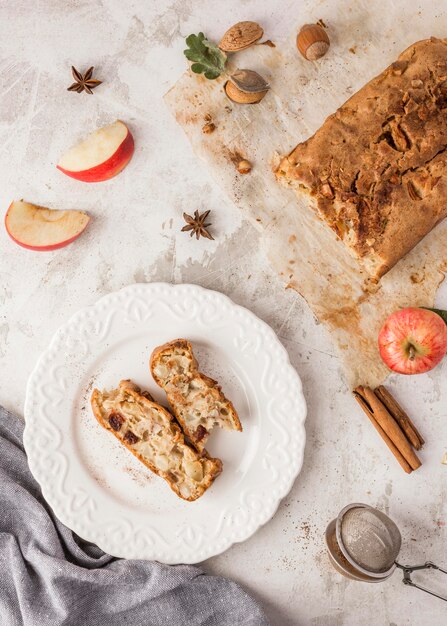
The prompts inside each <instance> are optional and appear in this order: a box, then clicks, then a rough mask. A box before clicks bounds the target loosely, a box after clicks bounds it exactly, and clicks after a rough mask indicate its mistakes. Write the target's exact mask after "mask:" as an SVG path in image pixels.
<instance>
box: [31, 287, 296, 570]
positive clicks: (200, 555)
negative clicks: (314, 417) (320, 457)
mask: <svg viewBox="0 0 447 626" xmlns="http://www.w3.org/2000/svg"><path fill="white" fill-rule="evenodd" d="M181 291H185V292H187V295H188V297H192V296H194V297H197V298H199V297H201V298H202V299H204V298H205V299H206V298H208V299H211V300H216V299H217V301H220V303H221V304H224V305H225V307H227V308H230V309H232V310H233V311H234V315H236V316H237V317H238V318H240V319H242V320H245V321H247V322H248V323H249V324H250V325H251V326H252V327H253V326H254V327H255V328H256V333H257V334H262V336H263V337H264V338H265V339H266V340H268V341H269V342H270V344H271V345H270V349H271V351H272V352H273V353H274V356H275V359H276V360H277V363H278V362H280V363H281V365H282V368H283V369H282V372H281V378H284V376H286V378H287V379H288V387H289V385H292V386H293V397H294V401H293V409H294V414H293V417H294V421H295V423H293V421H292V423H291V425H290V432H289V434H291V435H292V436H293V440H292V441H291V443H290V445H289V447H291V448H292V449H293V456H292V457H291V463H290V465H288V466H287V473H286V474H284V475H281V477H280V478H281V480H278V481H277V482H275V484H274V487H273V488H272V490H271V492H270V491H269V493H270V498H269V500H268V502H266V503H263V504H264V506H263V507H262V508H261V510H258V511H257V513H256V515H254V514H252V515H251V516H250V517H249V520H248V523H245V524H244V526H243V528H240V527H239V528H238V527H237V526H236V529H235V530H232V531H231V532H227V533H224V536H223V537H222V536H220V537H218V536H216V537H215V538H214V539H213V540H211V539H208V540H207V542H206V545H205V547H202V548H199V549H195V548H191V549H190V550H189V551H188V550H183V551H182V550H177V551H176V552H175V551H174V552H175V554H174V555H173V554H169V553H166V552H163V550H160V549H159V548H158V549H157V548H155V547H154V546H152V548H151V550H152V551H151V552H150V553H149V551H147V552H146V553H145V554H142V553H141V546H140V549H139V550H138V553H132V552H131V551H130V553H129V552H126V554H124V553H123V551H122V550H120V549H119V548H118V546H116V545H114V544H113V541H112V540H110V539H109V537H108V536H107V534H106V535H104V532H101V529H98V528H97V527H96V528H94V527H92V526H89V525H88V523H86V522H85V521H84V522H83V521H81V520H80V518H79V516H78V515H77V514H73V508H72V510H71V511H70V510H69V508H68V502H69V494H66V493H64V491H63V488H62V489H61V491H62V493H56V492H55V480H54V477H53V476H52V475H51V471H50V469H49V468H48V467H46V466H45V465H44V464H43V461H42V456H43V455H42V454H41V452H42V446H43V444H42V441H45V437H43V439H42V438H39V432H38V431H37V430H36V426H38V424H39V419H41V420H42V419H43V418H39V416H38V413H39V412H38V410H36V404H35V402H36V400H35V398H36V394H37V390H38V385H39V382H40V378H39V374H40V373H41V370H42V368H43V367H44V366H45V364H46V363H48V362H49V361H50V362H51V359H52V358H54V357H53V353H54V352H55V350H56V349H57V346H58V344H59V343H60V342H61V341H62V340H64V339H66V338H67V337H68V338H69V337H70V331H71V329H73V328H74V327H76V329H78V328H81V329H82V324H81V322H85V323H86V324H89V323H90V324H91V322H92V320H94V319H95V315H96V314H98V313H99V312H100V311H102V310H103V309H104V308H106V307H108V306H110V305H111V304H115V305H116V304H117V303H119V302H120V301H124V300H125V299H126V297H127V299H128V298H129V296H131V295H133V296H135V294H140V295H141V293H142V292H144V293H145V295H147V297H150V296H152V297H156V296H157V295H160V294H161V293H164V294H169V296H170V297H172V294H173V293H175V292H178V293H181ZM106 330H107V329H106ZM79 332H80V335H81V331H79ZM85 341H86V340H85ZM277 363H276V364H277ZM24 414H25V430H24V437H23V439H24V446H25V450H26V453H27V456H28V463H29V467H30V470H31V472H32V474H33V476H34V477H35V478H36V480H37V482H38V483H39V485H40V486H41V489H42V493H43V496H44V498H45V499H46V500H47V502H48V503H49V504H50V506H51V507H52V509H53V510H54V513H55V514H56V516H57V517H58V518H59V519H60V520H61V522H62V523H64V524H65V525H66V526H68V527H69V528H71V529H72V530H73V531H74V532H76V533H77V534H78V535H79V536H81V537H83V538H84V539H86V540H88V541H91V542H94V543H96V544H97V545H98V546H99V547H100V548H101V549H103V550H104V551H105V552H108V553H110V554H114V555H115V556H120V557H125V558H148V559H153V560H159V561H162V562H165V563H171V564H174V563H197V562H200V561H203V560H205V559H207V558H210V557H212V556H215V555H217V554H220V553H221V552H224V551H225V550H227V549H228V548H230V547H231V546H232V545H233V544H234V543H238V542H242V541H245V540H246V539H248V538H249V537H250V536H251V535H253V534H254V533H255V532H256V531H257V530H258V529H259V528H260V527H261V526H263V525H264V524H265V523H267V522H268V521H269V520H270V519H271V518H272V517H273V516H274V514H275V513H276V511H277V509H278V507H279V504H280V502H281V500H282V499H283V498H284V497H285V496H286V495H287V494H288V493H289V491H290V489H291V488H292V485H293V483H294V481H295V479H296V477H297V476H298V474H299V472H300V471H301V468H302V465H303V457H304V448H305V443H306V434H305V427H304V423H305V419H306V414H307V406H306V401H305V398H304V394H303V390H302V383H301V379H300V377H299V375H298V373H297V372H296V370H295V369H294V367H293V366H292V364H291V363H290V359H289V355H288V353H287V350H286V348H285V347H284V346H283V345H282V343H281V342H280V340H279V338H278V337H277V335H276V333H275V332H274V330H273V329H272V328H271V327H270V326H269V325H268V324H267V323H266V322H264V321H263V320H261V319H260V318H258V317H257V316H256V315H255V314H254V313H253V312H252V311H250V310H249V309H246V308H245V307H243V306H241V305H238V304H236V303H234V302H233V301H232V300H231V299H230V298H229V297H228V296H226V295H225V294H222V293H220V292H216V291H214V290H210V289H206V288H204V287H201V286H199V285H194V284H187V283H181V284H171V283H163V282H155V283H135V284H132V285H128V286H126V287H123V288H122V289H120V290H118V291H115V292H112V293H109V294H107V295H105V296H102V297H101V298H99V299H98V300H97V301H96V302H95V303H93V304H91V305H88V306H86V307H83V308H81V309H80V310H78V311H77V312H76V313H75V314H74V315H72V316H71V317H70V318H69V320H68V321H67V322H65V323H64V324H63V325H62V326H60V327H59V328H58V330H57V331H56V332H55V334H54V335H53V337H52V339H51V341H50V343H49V345H48V347H47V348H46V350H44V352H43V353H42V354H41V356H40V357H39V359H38V360H37V362H36V365H35V367H34V368H33V370H32V372H31V374H30V376H29V379H28V383H27V388H26V399H25V405H24ZM39 442H40V446H41V447H40V448H39ZM45 451H46V453H47V454H46V456H47V457H48V456H50V453H49V452H48V451H47V448H45ZM56 455H57V447H56V448H55V449H54V455H53V457H54V458H52V457H51V456H50V460H54V459H56ZM56 460H57V459H56ZM61 484H62V483H61ZM241 497H242V496H241ZM248 497H250V496H248ZM82 498H84V496H83V495H82V494H79V493H75V494H71V504H72V505H73V503H74V502H76V506H78V507H81V508H82V507H84V509H86V508H88V500H87V501H86V502H84V504H82V502H81V501H82ZM84 505H85V506H84ZM87 517H88V516H87ZM120 521H121V522H123V523H122V525H121V527H120V532H121V535H123V533H124V536H125V535H126V532H127V534H128V535H129V532H130V533H132V523H131V522H130V520H129V521H128V524H129V525H130V528H124V530H123V526H126V523H127V522H126V520H124V518H122V517H121V520H120ZM141 541H143V543H144V539H143V538H141ZM141 545H143V544H141ZM143 547H144V546H143ZM117 552H118V553H119V554H117Z"/></svg>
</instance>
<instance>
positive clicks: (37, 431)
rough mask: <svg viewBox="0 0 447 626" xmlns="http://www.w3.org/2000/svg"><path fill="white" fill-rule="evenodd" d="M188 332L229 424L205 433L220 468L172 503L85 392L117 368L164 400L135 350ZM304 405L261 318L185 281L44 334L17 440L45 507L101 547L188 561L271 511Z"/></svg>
mask: <svg viewBox="0 0 447 626" xmlns="http://www.w3.org/2000/svg"><path fill="white" fill-rule="evenodd" d="M178 337H185V338H188V339H190V340H191V341H192V343H193V347H194V352H195V354H196V356H197V358H198V361H199V365H200V368H201V370H202V371H203V372H204V373H205V374H208V375H210V376H211V377H212V378H215V379H217V380H218V381H219V382H220V383H221V385H222V388H223V391H224V392H225V394H226V395H227V396H228V397H229V398H230V399H231V400H232V402H233V403H234V405H235V407H236V410H237V411H238V413H239V416H240V419H241V422H242V425H243V429H244V430H243V432H242V433H238V432H234V431H233V432H228V431H222V430H220V429H215V430H214V431H213V433H212V435H211V437H210V439H209V445H208V446H207V449H208V450H209V452H210V453H211V454H212V455H213V456H218V457H219V458H220V459H222V461H223V465H224V470H223V473H222V475H221V476H219V477H218V478H217V480H216V481H215V483H214V484H213V486H212V487H211V488H210V489H209V490H208V491H207V492H206V493H205V494H204V495H203V496H202V497H201V498H200V499H199V500H197V501H196V502H184V501H183V500H180V499H179V498H178V497H177V496H176V495H175V494H174V493H173V492H172V491H171V489H170V488H169V486H168V485H167V484H166V483H165V481H164V480H162V479H161V478H159V477H158V476H155V475H154V474H152V473H151V472H150V471H149V470H147V469H146V468H145V467H144V466H143V465H142V464H141V463H140V462H139V461H138V460H137V459H136V458H135V457H134V456H133V455H132V454H131V453H130V452H128V451H127V450H126V449H125V448H124V447H123V446H121V444H120V443H119V442H118V441H117V439H116V438H115V437H113V436H112V435H111V434H110V433H108V432H106V431H105V430H104V429H103V428H101V426H99V424H98V423H97V422H96V420H95V418H94V417H93V415H92V412H91V409H90V395H91V391H92V388H93V387H95V386H97V387H99V388H103V387H113V386H116V385H117V384H118V382H119V381H120V380H121V379H123V378H131V379H132V380H134V381H135V382H136V383H137V384H138V385H140V386H141V387H143V388H146V389H149V391H150V392H151V393H152V394H153V395H154V397H155V399H156V400H159V401H160V402H162V403H163V402H165V400H164V398H163V394H162V392H161V390H160V389H159V388H158V387H157V386H156V385H155V383H154V381H153V380H152V377H151V374H150V372H149V367H148V361H149V356H150V354H151V352H152V350H153V348H155V346H158V345H160V344H162V343H165V342H166V341H169V340H172V339H176V338H178ZM305 415H306V404H305V400H304V397H303V393H302V389H301V382H300V379H299V377H298V374H297V373H296V372H295V370H294V369H293V367H292V366H291V364H290V362H289V359H288V356H287V352H286V350H285V349H284V348H283V346H282V345H281V343H280V342H279V340H278V339H277V337H276V335H275V333H274V332H273V330H272V329H271V328H269V326H267V324H265V323H264V322H262V321H261V320H259V319H258V318H257V317H256V316H255V315H253V313H250V312H249V311H247V310H246V309H244V308H242V307H240V306H237V305H235V304H234V303H233V302H232V301H231V300H230V299H229V298H227V297H226V296H224V295H222V294H220V293H217V292H215V291H209V290H206V289H202V288H201V287H197V286H195V285H168V284H162V283H155V284H147V285H132V286H130V287H126V288H124V289H122V290H121V291H119V292H117V293H113V294H110V295H108V296H105V297H104V298H102V299H101V300H99V301H98V302H97V303H96V304H95V305H94V306H91V307H88V308H85V309H82V310H81V311H79V312H78V313H76V315H74V316H73V317H72V318H71V319H70V321H69V322H68V323H67V324H65V325H64V326H63V327H62V328H60V329H59V330H58V332H57V333H56V335H55V336H54V338H53V340H52V342H51V344H50V346H49V348H48V349H47V350H46V351H45V352H44V353H43V355H42V356H41V358H40V359H39V361H38V363H37V365H36V367H35V369H34V371H33V373H32V374H31V377H30V379H29V382H28V387H27V395H26V402H25V419H26V427H25V435H24V442H25V448H26V452H27V455H28V460H29V465H30V468H31V471H32V473H33V475H34V476H35V478H36V479H37V480H38V482H39V483H40V485H41V487H42V491H43V494H44V496H45V498H46V499H47V501H48V502H49V504H50V505H51V507H52V508H53V509H54V512H55V513H56V515H57V517H58V518H59V519H60V520H61V521H62V522H63V523H64V524H66V525H67V526H69V527H70V528H71V529H73V530H74V531H75V532H76V533H77V534H78V535H80V536H81V537H83V538H84V539H87V540H89V541H92V542H94V543H96V544H97V545H99V546H100V547H101V548H102V549H103V550H104V551H106V552H108V553H110V554H113V555H114V556H119V557H126V558H146V559H156V560H158V561H161V562H164V563H197V562H199V561H203V560H204V559H206V558H208V557H210V556H213V555H215V554H219V553H220V552H223V551H224V550H226V549H227V548H228V547H230V546H231V545H232V544H233V543H234V542H236V541H243V540H244V539H247V538H248V537H250V535H252V534H253V533H254V532H255V531H256V530H257V529H258V528H259V526H261V525H262V524H264V523H265V522H267V521H268V520H269V519H270V518H271V517H272V515H273V514H274V513H275V511H276V509H277V507H278V504H279V502H280V500H281V498H283V497H284V496H285V495H286V494H287V493H288V491H289V490H290V488H291V486H292V484H293V481H294V479H295V477H296V476H297V474H298V472H299V470H300V468H301V464H302V459H303V451H304V444H305V431H304V420H305Z"/></svg>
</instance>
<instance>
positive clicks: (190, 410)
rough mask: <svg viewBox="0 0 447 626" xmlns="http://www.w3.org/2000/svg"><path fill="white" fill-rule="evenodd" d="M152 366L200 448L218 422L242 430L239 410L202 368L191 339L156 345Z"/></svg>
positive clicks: (185, 431) (183, 425) (183, 424)
mask: <svg viewBox="0 0 447 626" xmlns="http://www.w3.org/2000/svg"><path fill="white" fill-rule="evenodd" d="M150 369H151V372H152V376H153V377H154V380H155V382H156V383H157V385H159V386H160V387H161V388H162V389H163V390H164V391H165V393H166V396H167V398H168V402H169V404H170V406H171V408H172V411H173V413H174V415H175V417H176V418H177V421H178V422H179V424H180V425H181V427H182V429H183V432H184V433H185V435H186V436H187V437H188V438H189V439H190V441H191V442H192V443H193V445H194V446H195V447H196V448H197V450H199V451H200V450H203V448H204V447H205V443H206V440H207V438H208V436H209V434H210V432H211V430H212V429H213V428H214V427H215V426H219V427H220V428H225V429H226V430H239V431H241V430H242V426H241V423H240V421H239V417H238V415H237V413H236V410H235V408H234V406H233V405H232V403H231V402H230V401H229V400H228V399H227V398H226V397H225V396H224V394H223V393H222V391H221V389H220V386H219V385H218V384H217V382H216V381H215V380H212V379H211V378H208V376H205V375H204V374H202V373H200V372H199V370H198V364H197V361H196V359H195V357H194V354H193V351H192V346H191V343H190V342H189V341H187V340H186V339H176V340H175V341H171V342H169V343H166V344H164V345H162V346H160V347H159V348H155V350H154V351H153V353H152V356H151V360H150Z"/></svg>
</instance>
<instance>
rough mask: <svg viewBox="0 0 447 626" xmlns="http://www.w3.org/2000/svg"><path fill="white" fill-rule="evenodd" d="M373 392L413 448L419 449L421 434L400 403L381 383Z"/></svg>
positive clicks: (421, 441) (422, 442)
mask: <svg viewBox="0 0 447 626" xmlns="http://www.w3.org/2000/svg"><path fill="white" fill-rule="evenodd" d="M374 393H375V394H376V396H377V397H378V398H379V400H380V401H381V402H382V404H384V405H385V406H386V408H387V409H388V411H389V412H390V413H391V415H392V416H393V417H394V419H395V420H396V422H397V423H398V424H399V426H400V427H401V428H402V430H403V431H404V433H405V434H406V436H407V439H408V441H409V442H410V443H411V445H412V446H413V448H414V449H415V450H420V449H421V447H422V446H423V445H424V443H425V441H424V440H423V439H422V437H421V434H420V433H419V431H418V429H417V428H416V426H415V425H414V424H413V422H412V421H411V419H410V418H409V416H408V415H407V413H405V411H404V410H403V408H402V407H401V406H400V404H399V403H398V402H397V401H396V400H395V399H394V398H393V396H392V395H391V394H390V392H389V391H388V389H386V388H385V387H384V386H383V385H380V387H377V389H374Z"/></svg>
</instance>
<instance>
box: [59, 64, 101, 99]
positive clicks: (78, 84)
mask: <svg viewBox="0 0 447 626" xmlns="http://www.w3.org/2000/svg"><path fill="white" fill-rule="evenodd" d="M93 69H94V68H93V67H90V68H89V69H88V70H87V71H86V72H85V74H84V75H82V74H81V72H78V70H77V69H76V68H75V67H73V66H71V73H72V74H73V78H74V79H75V82H74V83H73V84H72V85H70V87H68V88H67V91H77V92H78V93H81V92H82V91H86V92H87V93H89V94H90V95H92V94H93V91H92V89H94V88H95V87H97V86H98V85H100V84H101V83H102V80H96V79H95V78H92V74H93Z"/></svg>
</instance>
